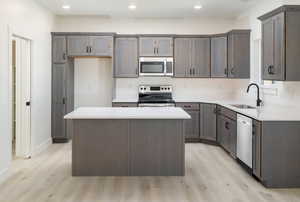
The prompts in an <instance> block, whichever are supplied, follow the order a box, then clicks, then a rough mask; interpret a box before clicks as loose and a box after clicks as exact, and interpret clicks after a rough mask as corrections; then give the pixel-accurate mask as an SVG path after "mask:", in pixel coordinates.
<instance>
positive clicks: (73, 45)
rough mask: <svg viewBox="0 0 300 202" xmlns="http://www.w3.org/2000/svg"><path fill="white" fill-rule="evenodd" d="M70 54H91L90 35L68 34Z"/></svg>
mask: <svg viewBox="0 0 300 202" xmlns="http://www.w3.org/2000/svg"><path fill="white" fill-rule="evenodd" d="M67 40H68V41H67V42H68V46H67V47H68V56H88V55H90V50H89V48H90V47H89V46H90V41H89V37H88V36H68V38H67Z"/></svg>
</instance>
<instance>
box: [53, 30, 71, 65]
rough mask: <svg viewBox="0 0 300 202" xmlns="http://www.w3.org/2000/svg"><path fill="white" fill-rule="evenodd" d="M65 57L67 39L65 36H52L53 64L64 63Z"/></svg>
mask: <svg viewBox="0 0 300 202" xmlns="http://www.w3.org/2000/svg"><path fill="white" fill-rule="evenodd" d="M67 60H68V58H67V40H66V36H53V37H52V61H53V63H55V64H59V63H66V62H67Z"/></svg>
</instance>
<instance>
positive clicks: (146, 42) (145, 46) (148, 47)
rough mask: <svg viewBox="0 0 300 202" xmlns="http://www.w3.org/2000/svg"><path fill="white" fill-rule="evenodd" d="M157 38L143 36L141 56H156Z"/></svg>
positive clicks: (140, 43) (141, 39) (140, 44)
mask: <svg viewBox="0 0 300 202" xmlns="http://www.w3.org/2000/svg"><path fill="white" fill-rule="evenodd" d="M155 43H156V41H155V38H151V37H141V38H140V42H139V46H140V47H139V49H140V56H146V57H147V56H156V44H155Z"/></svg>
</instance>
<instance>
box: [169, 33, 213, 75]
mask: <svg viewBox="0 0 300 202" xmlns="http://www.w3.org/2000/svg"><path fill="white" fill-rule="evenodd" d="M174 54H175V77H188V78H189V77H190V78H191V77H195V78H196V77H210V39H209V38H176V39H175V48H174Z"/></svg>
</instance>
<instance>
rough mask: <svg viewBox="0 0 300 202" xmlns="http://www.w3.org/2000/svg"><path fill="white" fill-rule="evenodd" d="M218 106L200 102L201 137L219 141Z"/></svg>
mask: <svg viewBox="0 0 300 202" xmlns="http://www.w3.org/2000/svg"><path fill="white" fill-rule="evenodd" d="M216 110H217V106H216V105H215V104H200V139H201V140H210V141H217V114H216Z"/></svg>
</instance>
